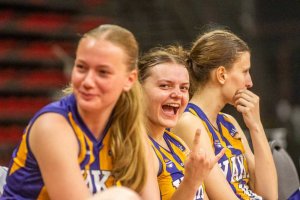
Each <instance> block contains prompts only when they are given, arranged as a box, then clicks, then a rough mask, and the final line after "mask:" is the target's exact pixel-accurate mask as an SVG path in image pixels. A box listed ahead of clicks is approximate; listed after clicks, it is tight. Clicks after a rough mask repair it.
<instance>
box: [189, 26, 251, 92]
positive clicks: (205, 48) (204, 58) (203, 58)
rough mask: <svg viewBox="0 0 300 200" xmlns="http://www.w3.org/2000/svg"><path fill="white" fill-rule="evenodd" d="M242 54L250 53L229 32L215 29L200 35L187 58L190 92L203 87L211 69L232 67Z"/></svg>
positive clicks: (242, 42)
mask: <svg viewBox="0 0 300 200" xmlns="http://www.w3.org/2000/svg"><path fill="white" fill-rule="evenodd" d="M243 52H250V49H249V47H248V45H247V44H246V43H245V42H244V41H243V40H242V39H241V38H239V37H238V36H237V35H235V34H234V33H232V32H230V31H229V30H225V29H217V30H210V31H208V32H205V33H203V34H201V35H200V36H199V37H198V38H197V40H196V41H195V42H194V43H193V46H192V48H191V50H190V56H189V57H190V58H189V59H190V64H189V71H190V74H191V83H192V84H191V85H192V86H191V88H192V90H193V89H194V90H195V89H198V88H199V86H202V85H204V84H205V83H206V82H207V81H208V79H209V76H210V72H211V71H212V70H213V69H215V68H218V67H219V66H224V67H225V68H227V69H229V68H230V67H232V65H233V63H234V62H235V61H236V60H237V59H238V58H239V57H240V55H241V53H243Z"/></svg>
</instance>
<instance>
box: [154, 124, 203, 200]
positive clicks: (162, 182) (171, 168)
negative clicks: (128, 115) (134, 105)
mask: <svg viewBox="0 0 300 200" xmlns="http://www.w3.org/2000/svg"><path fill="white" fill-rule="evenodd" d="M149 138H150V141H151V145H152V147H153V149H154V151H155V153H156V155H157V157H158V160H159V173H158V175H157V180H158V185H159V189H160V194H161V199H162V200H169V199H171V197H172V195H173V193H174V192H175V191H176V189H177V188H178V187H179V184H180V183H181V181H182V180H183V178H184V161H185V159H186V157H187V153H188V152H189V149H188V148H187V147H186V146H185V145H184V143H183V141H182V140H181V139H180V138H179V137H178V136H176V135H175V134H173V133H171V132H169V131H167V130H165V133H164V135H163V138H164V140H165V141H166V143H167V145H168V147H169V149H170V150H167V149H165V148H164V147H162V146H160V145H159V144H158V143H157V142H156V141H155V140H154V139H152V138H151V137H150V136H149ZM195 199H196V200H203V199H204V191H203V186H200V188H199V190H198V191H197V193H196V194H195Z"/></svg>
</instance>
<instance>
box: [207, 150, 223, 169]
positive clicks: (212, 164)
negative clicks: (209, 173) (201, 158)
mask: <svg viewBox="0 0 300 200" xmlns="http://www.w3.org/2000/svg"><path fill="white" fill-rule="evenodd" d="M224 153H225V148H223V149H222V150H221V151H220V152H219V153H218V154H217V155H216V156H215V157H214V158H212V159H211V162H210V164H211V165H210V166H211V167H213V166H214V165H215V164H216V163H217V162H218V161H219V160H220V158H222V156H223V155H224Z"/></svg>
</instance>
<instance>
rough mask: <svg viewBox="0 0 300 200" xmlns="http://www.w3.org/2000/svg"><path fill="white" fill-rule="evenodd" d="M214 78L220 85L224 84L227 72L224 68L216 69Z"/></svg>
mask: <svg viewBox="0 0 300 200" xmlns="http://www.w3.org/2000/svg"><path fill="white" fill-rule="evenodd" d="M216 78H217V80H218V82H219V83H221V84H222V85H223V84H224V83H225V81H226V79H227V71H226V68H225V67H224V66H220V67H218V68H217V70H216Z"/></svg>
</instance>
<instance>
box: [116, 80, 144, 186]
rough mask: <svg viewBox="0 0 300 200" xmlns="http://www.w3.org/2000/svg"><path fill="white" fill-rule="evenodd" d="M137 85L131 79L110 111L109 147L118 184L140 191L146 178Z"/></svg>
mask: <svg viewBox="0 0 300 200" xmlns="http://www.w3.org/2000/svg"><path fill="white" fill-rule="evenodd" d="M140 90H141V88H140V85H139V83H135V85H134V86H133V88H132V89H131V90H130V91H129V92H123V93H122V95H121V97H120V98H119V100H118V103H117V105H116V107H115V111H114V114H113V122H112V123H113V125H112V127H111V131H112V132H113V133H114V134H112V136H111V150H112V155H113V171H112V173H113V175H114V176H115V178H116V180H119V181H121V183H122V185H124V186H127V187H130V188H132V189H134V190H136V191H138V192H139V191H140V190H141V189H142V186H143V185H144V183H145V180H146V163H145V150H144V149H145V146H144V145H145V144H144V142H143V140H144V139H145V138H143V137H145V128H144V120H143V114H142V113H143V111H142V109H141V108H142V105H141V102H142V101H141V98H142V97H141V91H140Z"/></svg>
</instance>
